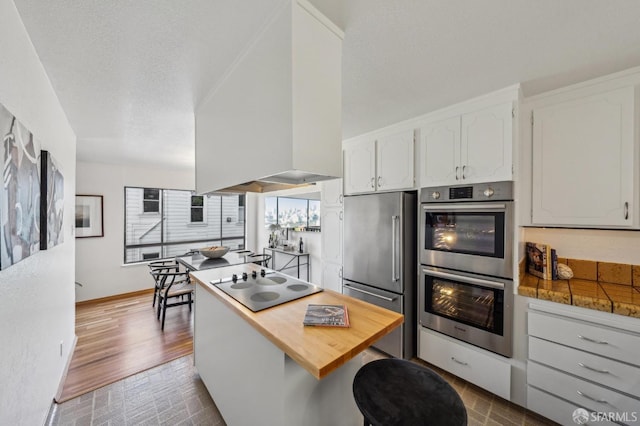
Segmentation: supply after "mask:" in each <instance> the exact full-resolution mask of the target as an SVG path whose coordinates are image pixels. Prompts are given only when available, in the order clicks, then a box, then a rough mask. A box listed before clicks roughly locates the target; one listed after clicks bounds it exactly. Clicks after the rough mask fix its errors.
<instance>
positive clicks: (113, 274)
mask: <svg viewBox="0 0 640 426" xmlns="http://www.w3.org/2000/svg"><path fill="white" fill-rule="evenodd" d="M194 179H195V178H194V171H193V170H167V169H165V168H160V167H159V168H143V167H131V166H122V165H107V164H97V163H84V162H78V164H77V182H76V185H77V188H76V193H78V194H89V195H102V196H103V197H104V199H103V207H104V237H101V238H81V239H78V240H77V241H76V248H77V250H76V281H78V282H80V283H81V284H82V287H79V288H78V289H77V292H76V294H77V301H82V300H91V299H97V298H100V297H107V296H113V295H116V294H122V293H130V292H133V291H138V290H144V289H148V288H152V286H153V279H152V278H151V276H150V275H149V268H148V267H147V266H146V264H144V263H142V264H134V265H126V266H125V265H124V187H125V186H142V187H150V188H167V189H186V190H193V189H194V187H195V183H194Z"/></svg>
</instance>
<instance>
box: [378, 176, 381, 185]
mask: <svg viewBox="0 0 640 426" xmlns="http://www.w3.org/2000/svg"><path fill="white" fill-rule="evenodd" d="M381 186H382V176H378V187H381Z"/></svg>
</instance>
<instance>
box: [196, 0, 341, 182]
mask: <svg viewBox="0 0 640 426" xmlns="http://www.w3.org/2000/svg"><path fill="white" fill-rule="evenodd" d="M278 5H279V6H278V7H277V9H276V10H274V13H273V14H272V16H271V17H270V18H269V19H268V20H267V22H266V23H265V25H264V27H263V28H262V29H261V31H259V34H258V35H257V36H256V37H255V38H254V39H253V40H252V42H251V43H249V45H248V47H247V48H246V49H245V51H244V52H243V53H242V54H241V55H240V56H239V58H238V59H237V60H236V61H235V62H234V64H233V66H232V67H231V68H230V69H229V70H228V72H227V73H226V75H225V77H224V78H223V79H222V80H221V81H220V82H219V83H218V84H217V86H215V87H214V89H213V90H212V91H211V93H210V94H209V96H208V97H207V98H206V99H205V100H204V102H202V104H201V105H199V107H198V108H197V109H196V114H195V121H196V134H195V141H196V191H197V192H198V193H201V194H202V193H210V192H268V191H272V190H280V189H286V188H290V187H292V186H298V185H308V184H312V183H314V182H318V181H322V180H327V179H333V178H337V177H340V176H341V175H342V160H341V158H342V131H341V112H342V110H341V90H342V87H341V73H342V71H341V67H342V65H341V64H342V60H341V56H342V38H343V33H342V31H341V30H340V29H339V28H337V27H336V26H335V25H334V24H333V23H331V22H330V21H329V20H328V19H327V18H326V17H325V16H323V15H322V14H320V12H318V11H317V10H316V9H315V8H314V7H313V6H312V5H311V4H310V3H308V2H307V1H306V0H287V1H280V2H278Z"/></svg>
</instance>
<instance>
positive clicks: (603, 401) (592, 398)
mask: <svg viewBox="0 0 640 426" xmlns="http://www.w3.org/2000/svg"><path fill="white" fill-rule="evenodd" d="M576 392H577V393H578V395H580V396H582V397H584V398H587V399H590V400H591V401H593V402H597V403H599V404H607V405H608V404H609V402H608V401H607V400H606V399H598V398H594V397H592V396H589V395H587V394H586V393H584V392H580V391H579V390H577V391H576Z"/></svg>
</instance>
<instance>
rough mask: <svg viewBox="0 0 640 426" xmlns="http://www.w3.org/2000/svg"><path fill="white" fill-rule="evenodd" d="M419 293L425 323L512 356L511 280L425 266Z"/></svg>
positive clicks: (420, 315) (459, 337) (420, 316)
mask: <svg viewBox="0 0 640 426" xmlns="http://www.w3.org/2000/svg"><path fill="white" fill-rule="evenodd" d="M418 293H419V294H418V298H419V314H418V316H419V319H420V324H421V325H422V326H423V327H427V328H430V329H432V330H436V331H439V332H441V333H443V334H447V335H449V336H451V337H455V338H457V339H460V340H463V341H465V342H468V343H471V344H473V345H476V346H479V347H481V348H484V349H487V350H489V351H492V352H496V353H498V354H501V355H504V356H507V357H511V355H512V353H513V351H512V321H513V282H512V281H511V280H506V279H501V278H494V277H485V276H482V275H475V274H470V273H463V272H458V271H448V270H446V269H442V268H434V267H427V266H422V268H421V274H420V286H419V292H418Z"/></svg>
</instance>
